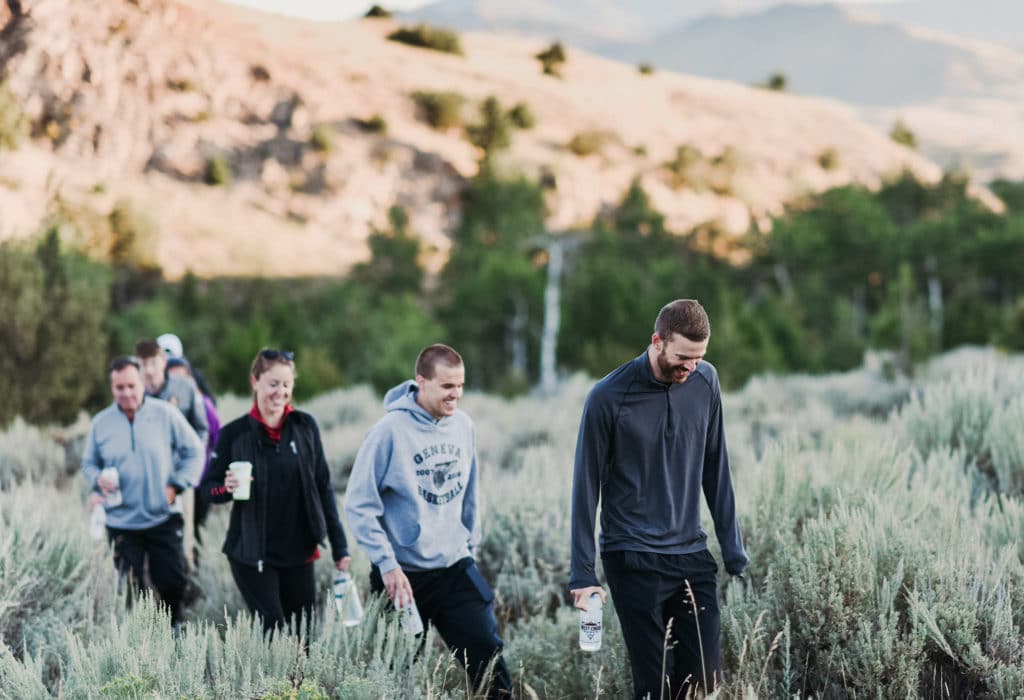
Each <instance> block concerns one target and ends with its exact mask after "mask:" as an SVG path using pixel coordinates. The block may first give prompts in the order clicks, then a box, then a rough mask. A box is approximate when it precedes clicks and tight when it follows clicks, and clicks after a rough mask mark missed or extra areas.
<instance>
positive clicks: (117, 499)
mask: <svg viewBox="0 0 1024 700" xmlns="http://www.w3.org/2000/svg"><path fill="white" fill-rule="evenodd" d="M100 476H102V477H103V478H104V479H106V480H107V481H112V482H113V483H114V487H115V488H114V490H113V491H111V492H109V493H107V494H106V501H107V508H114V507H116V506H119V505H121V504H122V503H124V496H123V495H122V494H121V478H120V476H119V475H118V473H117V469H115V468H114V467H107V468H106V469H104V470H103V471H101V472H100Z"/></svg>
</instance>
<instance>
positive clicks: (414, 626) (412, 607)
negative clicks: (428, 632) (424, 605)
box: [398, 596, 423, 635]
mask: <svg viewBox="0 0 1024 700" xmlns="http://www.w3.org/2000/svg"><path fill="white" fill-rule="evenodd" d="M398 612H399V614H400V615H401V616H402V617H401V622H402V629H404V630H405V631H406V632H408V633H409V634H412V635H416V634H422V633H423V618H422V617H420V610H419V608H417V607H416V599H415V598H413V597H412V596H410V597H409V602H407V603H406V604H405V607H404V608H399V609H398Z"/></svg>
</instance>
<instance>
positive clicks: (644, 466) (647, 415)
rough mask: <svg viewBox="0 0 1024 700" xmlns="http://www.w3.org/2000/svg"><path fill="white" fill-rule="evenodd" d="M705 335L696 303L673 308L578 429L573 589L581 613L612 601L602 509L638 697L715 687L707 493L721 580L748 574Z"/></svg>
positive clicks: (587, 409) (603, 384)
mask: <svg viewBox="0 0 1024 700" xmlns="http://www.w3.org/2000/svg"><path fill="white" fill-rule="evenodd" d="M710 335H711V324H710V322H709V321H708V317H707V313H706V312H705V311H704V307H702V306H701V305H700V303H698V302H697V301H694V300H692V299H679V300H676V301H673V302H671V303H669V304H666V305H665V306H664V307H663V308H662V310H661V312H660V313H659V314H658V318H657V320H656V321H655V326H654V334H653V335H652V336H651V344H650V345H649V346H648V348H647V350H646V351H645V352H644V353H643V354H641V355H640V356H639V357H637V358H635V359H633V360H630V361H629V362H627V363H625V364H624V365H622V366H621V367H619V368H618V369H616V370H614V371H613V372H612V373H611V374H609V375H608V376H606V377H605V378H604V379H602V380H601V381H599V382H598V383H597V384H596V385H595V386H594V388H593V389H592V390H591V392H590V395H589V396H588V397H587V401H586V404H585V406H584V408H583V418H582V419H581V421H580V432H579V437H578V438H577V441H576V464H575V468H574V472H573V488H572V543H571V557H572V561H571V569H570V573H569V577H570V580H569V589H570V592H571V593H572V595H573V603H574V604H575V606H576V607H577V608H584V607H586V606H587V603H588V601H589V599H590V596H591V595H593V594H595V593H596V594H598V595H600V596H601V598H602V600H603V599H604V597H605V593H604V590H603V589H602V588H601V587H600V586H599V585H598V581H597V577H596V575H595V572H594V556H595V552H594V524H595V523H594V520H595V511H596V509H597V505H598V501H599V500H600V503H601V538H600V541H601V561H602V563H603V564H604V572H605V575H606V576H607V578H608V586H609V588H610V589H611V593H612V598H613V599H614V601H615V611H616V613H617V614H618V616H619V622H620V623H621V625H622V636H623V639H624V641H625V642H626V649H627V650H628V651H629V657H630V665H631V666H632V671H633V690H634V693H635V697H636V698H644V697H647V696H648V694H650V696H651V697H654V698H658V697H671V698H677V697H679V698H682V697H689V693H692V692H695V691H696V689H697V688H700V689H702V690H703V691H704V692H711V691H712V690H713V688H714V687H715V685H716V684H717V683H718V682H719V680H720V676H719V666H720V641H719V629H720V626H719V622H720V621H719V610H718V597H717V590H716V574H717V571H718V565H717V564H716V563H715V560H714V557H712V556H711V553H710V552H709V551H708V547H707V533H706V532H705V531H704V529H703V527H701V522H700V506H701V504H700V497H701V492H703V494H704V498H705V500H706V501H707V504H708V509H709V510H710V511H711V517H712V518H713V519H714V522H715V534H716V535H717V537H718V543H719V544H720V545H721V548H722V559H723V561H724V564H725V569H726V571H727V572H729V573H730V574H732V575H734V576H741V575H742V574H743V570H744V568H745V567H746V565H747V555H746V552H745V551H744V549H743V539H742V537H741V536H740V529H739V523H738V522H737V519H736V505H735V499H734V496H733V489H732V476H731V475H730V473H729V457H728V453H727V451H726V447H725V430H724V426H723V419H722V397H721V390H720V387H719V384H718V374H717V373H716V372H715V368H714V367H713V366H711V364H710V363H708V362H705V361H703V359H704V353H705V352H706V351H707V347H708V341H709V338H710ZM670 620H671V621H672V623H671V624H672V628H671V630H670V631H669V634H668V635H667V636H666V627H667V626H668V624H669V621H670ZM666 644H667V645H668V647H666ZM663 659H664V664H665V666H664V673H663V666H662V664H663Z"/></svg>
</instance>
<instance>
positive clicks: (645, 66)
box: [636, 63, 654, 75]
mask: <svg viewBox="0 0 1024 700" xmlns="http://www.w3.org/2000/svg"><path fill="white" fill-rule="evenodd" d="M636 69H637V71H639V72H640V75H654V64H653V63H641V64H639V65H638V66H637V67H636Z"/></svg>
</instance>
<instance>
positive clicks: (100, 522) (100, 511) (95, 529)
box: [89, 502, 107, 540]
mask: <svg viewBox="0 0 1024 700" xmlns="http://www.w3.org/2000/svg"><path fill="white" fill-rule="evenodd" d="M106 534H107V509H106V508H104V507H103V503H102V502H100V503H97V504H96V505H94V506H93V507H92V513H90V515H89V536H90V537H92V538H93V539H94V540H102V539H103V537H104V536H105V535H106Z"/></svg>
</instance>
